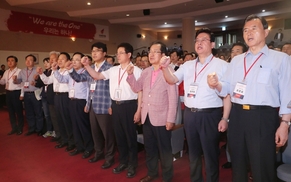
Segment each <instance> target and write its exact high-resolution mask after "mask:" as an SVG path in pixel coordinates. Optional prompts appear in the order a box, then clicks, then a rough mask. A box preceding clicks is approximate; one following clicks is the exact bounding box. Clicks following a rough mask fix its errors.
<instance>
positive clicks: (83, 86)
mask: <svg viewBox="0 0 291 182" xmlns="http://www.w3.org/2000/svg"><path fill="white" fill-rule="evenodd" d="M84 71H85V70H84V68H81V69H79V70H78V71H77V73H78V74H80V73H82V72H84ZM54 76H55V78H56V79H57V80H58V81H59V82H60V83H68V86H69V92H70V90H74V93H75V94H74V97H73V98H76V99H85V100H87V99H88V92H89V84H88V82H87V81H84V82H76V81H75V80H73V79H72V78H71V76H70V75H69V74H67V75H61V74H60V73H59V71H58V70H56V71H54Z"/></svg>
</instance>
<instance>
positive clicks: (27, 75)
mask: <svg viewBox="0 0 291 182" xmlns="http://www.w3.org/2000/svg"><path fill="white" fill-rule="evenodd" d="M32 71H33V68H32V69H31V72H30V73H29V74H28V68H27V69H26V81H28V78H29V76H30V75H31V73H32Z"/></svg>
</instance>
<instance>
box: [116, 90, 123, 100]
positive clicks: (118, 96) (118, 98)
mask: <svg viewBox="0 0 291 182" xmlns="http://www.w3.org/2000/svg"><path fill="white" fill-rule="evenodd" d="M121 91H122V90H121V89H119V88H118V89H115V92H114V100H121Z"/></svg>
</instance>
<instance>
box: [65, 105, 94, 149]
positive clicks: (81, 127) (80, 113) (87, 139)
mask: <svg viewBox="0 0 291 182" xmlns="http://www.w3.org/2000/svg"><path fill="white" fill-rule="evenodd" d="M69 104H70V106H69V110H70V116H71V120H72V124H73V135H74V141H75V145H76V148H77V149H78V150H86V151H88V152H91V151H92V150H93V146H94V144H93V139H92V134H91V127H90V121H89V114H88V113H85V112H84V107H85V105H86V100H85V99H70V102H69Z"/></svg>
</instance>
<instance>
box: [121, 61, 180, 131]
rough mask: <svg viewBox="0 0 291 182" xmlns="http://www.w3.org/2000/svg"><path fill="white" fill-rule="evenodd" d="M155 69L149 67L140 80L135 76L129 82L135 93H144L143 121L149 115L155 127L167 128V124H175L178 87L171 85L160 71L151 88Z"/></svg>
mask: <svg viewBox="0 0 291 182" xmlns="http://www.w3.org/2000/svg"><path fill="white" fill-rule="evenodd" d="M152 72H153V68H152V67H148V68H146V69H145V70H143V72H142V73H141V76H140V78H139V79H138V80H136V79H135V77H134V75H131V76H128V77H127V82H128V83H129V85H130V86H131V89H132V90H133V91H134V92H139V91H142V105H141V121H142V123H144V122H145V119H146V116H147V115H149V119H150V122H151V124H152V125H153V126H165V125H166V123H167V122H170V123H175V120H176V110H177V103H178V93H177V86H176V85H175V84H174V85H169V84H168V83H167V82H166V80H165V78H164V76H163V72H162V71H160V72H159V73H158V75H157V79H156V81H155V83H154V84H153V86H152V88H151V79H152Z"/></svg>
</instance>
